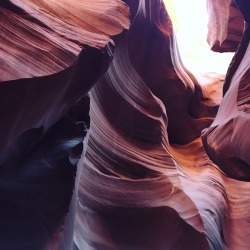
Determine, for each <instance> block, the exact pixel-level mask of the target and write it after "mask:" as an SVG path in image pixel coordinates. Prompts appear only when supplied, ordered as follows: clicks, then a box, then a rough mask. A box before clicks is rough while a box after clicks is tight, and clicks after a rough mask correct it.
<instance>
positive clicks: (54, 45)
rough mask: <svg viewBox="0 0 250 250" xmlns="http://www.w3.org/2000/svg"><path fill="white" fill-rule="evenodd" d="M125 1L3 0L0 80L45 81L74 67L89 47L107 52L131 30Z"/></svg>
mask: <svg viewBox="0 0 250 250" xmlns="http://www.w3.org/2000/svg"><path fill="white" fill-rule="evenodd" d="M127 16H128V8H127V6H126V5H125V4H124V3H123V2H122V1H120V0H111V1H107V0H106V1H105V0H100V1H97V2H95V5H94V6H93V3H92V2H91V1H89V0H83V1H77V0H76V1H71V2H70V1H68V0H60V1H45V0H36V1H33V0H28V1H25V2H23V1H21V0H10V1H8V0H2V1H1V3H0V18H1V19H0V31H1V32H0V36H1V37H0V38H1V41H2V42H1V45H0V51H1V53H0V63H1V71H0V81H6V80H13V79H18V78H27V77H34V76H44V75H48V74H52V73H56V72H58V71H60V70H63V69H65V68H67V67H69V66H71V65H72V64H73V63H74V62H75V61H76V57H77V55H78V54H79V52H80V51H81V48H82V47H83V46H84V45H89V46H92V47H97V48H102V47H104V46H105V45H106V44H107V43H108V42H110V41H112V40H111V38H110V36H114V35H117V34H119V33H120V32H121V31H122V30H123V29H124V28H128V27H129V20H128V18H127Z"/></svg>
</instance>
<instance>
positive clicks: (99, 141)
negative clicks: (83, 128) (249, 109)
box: [74, 1, 250, 249]
mask: <svg viewBox="0 0 250 250" xmlns="http://www.w3.org/2000/svg"><path fill="white" fill-rule="evenodd" d="M151 4H152V5H151ZM157 4H158V8H156V6H157ZM160 6H161V3H160V1H159V2H157V1H154V3H152V2H150V3H149V2H147V1H145V2H144V1H141V2H140V5H139V11H138V15H137V17H136V19H135V20H134V22H133V25H132V27H131V29H130V31H129V33H128V35H127V37H126V39H125V40H124V41H123V43H121V44H120V45H119V47H118V48H116V49H115V53H114V59H113V61H112V64H111V66H110V67H109V69H108V71H107V73H106V74H105V75H104V77H102V79H101V80H99V81H98V82H97V84H96V85H95V87H94V88H93V89H92V90H91V95H90V97H91V105H90V106H91V109H90V117H91V124H90V131H89V137H88V140H87V141H86V151H85V156H84V158H83V168H82V173H81V176H80V179H79V194H78V195H79V197H78V198H79V200H78V204H77V219H76V227H75V238H74V241H75V243H76V245H77V248H78V249H247V248H248V246H249V244H250V242H249V239H248V237H247V232H248V231H249V223H248V222H247V220H248V217H249V215H248V213H247V211H248V208H249V206H250V199H249V197H248V195H247V193H248V190H249V187H250V184H249V183H248V182H244V181H239V180H236V179H233V178H230V176H229V175H227V174H226V173H225V172H223V171H222V170H223V169H222V168H220V166H219V167H218V166H217V165H215V164H214V163H213V162H212V161H211V160H210V159H209V157H208V156H207V154H206V152H205V150H204V148H203V145H202V142H201V139H200V136H199V134H200V133H201V130H202V129H203V128H204V127H202V126H200V123H199V122H201V121H202V119H205V120H207V121H209V120H210V121H211V120H212V119H213V117H214V115H215V113H214V109H215V107H214V103H213V102H205V100H204V96H203V95H202V91H201V89H200V88H199V83H198V82H197V81H196V80H195V78H194V77H193V76H192V74H191V73H190V72H188V71H187V70H186V69H185V68H184V66H183V65H182V63H181V60H180V59H179V58H178V48H177V47H174V39H173V38H172V33H171V32H172V30H171V22H166V21H168V20H167V18H168V17H167V13H166V12H160V13H161V15H159V12H158V10H159V9H161V7H160ZM155 10H157V11H155ZM153 11H155V13H157V15H158V17H159V16H160V17H161V19H160V20H159V19H157V16H154V14H155V13H154V12H153ZM166 24H167V25H166ZM139 27H140V33H139ZM136 34H139V35H136ZM159 34H160V35H159ZM150 35H151V37H150ZM158 35H159V36H158ZM135 41H137V42H135ZM163 44H164V45H163ZM137 45H138V46H137ZM133 46H134V47H133ZM156 48H158V49H159V48H161V49H160V51H157V49H156ZM173 48H175V50H174V52H175V54H172V55H170V51H172V50H173ZM147 53H148V54H147ZM171 56H172V57H171ZM147 66H148V67H147ZM159 79H160V80H159ZM244 86H246V85H244ZM242 88H243V89H246V88H244V87H242ZM165 89H166V90H165ZM168 91H169V92H168ZM194 99H195V100H196V101H197V104H198V105H194V102H193V100H194ZM240 100H246V97H245V96H244V95H243V97H240ZM206 101H207V100H206ZM243 102H244V101H243ZM190 103H192V104H193V106H192V107H191V108H190V109H188V108H187V107H188V104H190ZM205 104H206V106H205ZM209 104H210V105H209ZM183 107H185V108H183ZM204 110H206V112H204ZM174 111H175V116H178V115H179V116H180V118H175V117H173V118H172V119H171V116H170V117H169V114H171V112H174ZM194 114H195V115H194ZM192 119H193V121H194V122H193V123H192V126H190V127H187V126H185V124H186V122H187V121H188V120H189V121H190V120H191V121H192ZM208 124H209V123H207V126H209V125H208ZM171 126H172V128H173V130H170V129H169V127H171ZM182 126H183V128H182V130H181V129H180V128H181V127H182ZM174 128H175V130H174ZM193 131H195V132H193ZM224 132H225V130H223V131H221V132H220V135H221V136H223V133H224ZM177 133H179V134H178V135H177ZM196 133H197V134H196ZM190 134H191V135H192V136H191V137H189V136H190ZM217 138H219V136H215V137H213V138H212V141H214V140H215V139H217ZM246 140H247V139H246ZM226 143H228V142H226ZM246 144H247V142H246ZM246 144H244V145H242V146H243V147H244V148H245V149H246V150H247V147H246ZM239 150H240V149H239ZM242 152H244V150H243V151H242ZM244 155H246V154H244ZM154 220H155V221H156V222H155V223H154V222H153V221H154ZM169 224H173V227H171V229H170V227H169ZM163 231H164V233H163ZM191 237H192V238H193V239H195V240H192V241H191V240H189V239H190V238H191Z"/></svg>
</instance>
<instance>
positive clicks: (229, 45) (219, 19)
mask: <svg viewBox="0 0 250 250" xmlns="http://www.w3.org/2000/svg"><path fill="white" fill-rule="evenodd" d="M207 9H208V13H209V23H208V37H207V41H208V44H209V45H210V46H211V49H212V50H213V51H215V52H235V51H236V50H237V48H238V45H239V43H240V40H241V38H242V34H243V29H244V18H243V16H242V13H241V11H240V10H239V8H238V6H237V4H236V3H235V1H234V0H215V1H213V0H207Z"/></svg>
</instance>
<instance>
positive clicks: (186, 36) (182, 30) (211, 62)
mask: <svg viewBox="0 0 250 250" xmlns="http://www.w3.org/2000/svg"><path fill="white" fill-rule="evenodd" d="M164 3H165V6H166V9H167V11H168V13H169V15H170V17H171V20H172V23H173V27H174V31H175V34H176V38H177V42H178V46H179V50H180V55H181V58H182V61H183V63H184V65H185V66H186V67H187V68H188V69H189V70H190V71H191V72H192V73H194V74H195V72H196V73H198V72H199V73H200V74H203V73H206V72H214V73H218V74H222V75H224V74H225V73H226V71H227V68H228V65H229V63H230V61H231V59H232V57H233V53H216V52H213V51H211V49H210V47H209V45H208V44H207V42H206V40H207V31H208V30H207V22H208V13H207V8H206V0H189V1H184V0H164Z"/></svg>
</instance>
